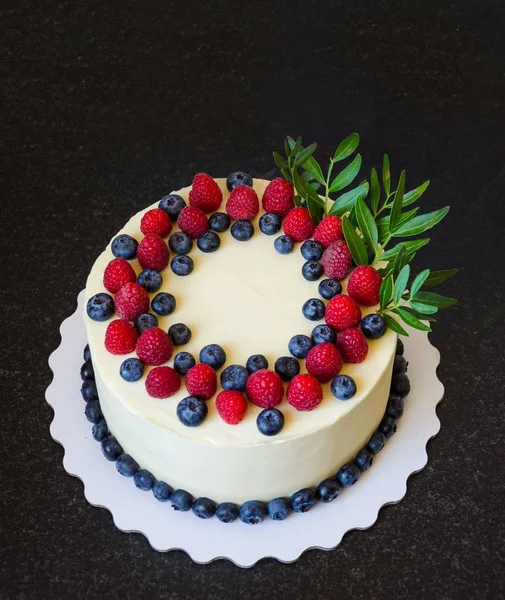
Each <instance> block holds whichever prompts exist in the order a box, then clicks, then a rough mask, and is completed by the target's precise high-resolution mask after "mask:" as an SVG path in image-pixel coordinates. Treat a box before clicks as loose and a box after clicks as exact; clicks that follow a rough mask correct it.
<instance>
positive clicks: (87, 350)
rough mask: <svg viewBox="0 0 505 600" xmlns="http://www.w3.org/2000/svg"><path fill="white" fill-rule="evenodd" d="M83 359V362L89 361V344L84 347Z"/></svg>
mask: <svg viewBox="0 0 505 600" xmlns="http://www.w3.org/2000/svg"><path fill="white" fill-rule="evenodd" d="M83 358H84V360H91V351H90V349H89V344H86V345H85V346H84V352H83Z"/></svg>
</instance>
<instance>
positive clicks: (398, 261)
mask: <svg viewBox="0 0 505 600" xmlns="http://www.w3.org/2000/svg"><path fill="white" fill-rule="evenodd" d="M406 254H407V253H406V251H405V247H403V248H400V251H399V252H398V254H397V255H396V258H395V261H394V263H393V266H392V269H391V272H392V273H393V277H395V278H396V277H398V274H399V273H400V271H401V270H402V268H403V267H404V264H403V261H404V260H405V256H406Z"/></svg>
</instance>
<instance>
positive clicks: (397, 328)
mask: <svg viewBox="0 0 505 600" xmlns="http://www.w3.org/2000/svg"><path fill="white" fill-rule="evenodd" d="M382 316H383V317H384V319H386V323H387V326H388V327H389V329H391V331H394V332H395V333H398V334H400V335H404V336H405V337H409V334H408V333H407V332H406V331H405V329H403V327H402V326H401V325H400V323H398V321H397V320H396V319H395V318H394V317H392V316H391V315H382Z"/></svg>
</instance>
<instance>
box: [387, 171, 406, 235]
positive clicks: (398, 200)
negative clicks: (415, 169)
mask: <svg viewBox="0 0 505 600" xmlns="http://www.w3.org/2000/svg"><path fill="white" fill-rule="evenodd" d="M404 191H405V171H402V172H401V175H400V180H399V181H398V188H397V189H396V192H395V197H394V199H393V206H392V207H391V214H390V215H389V231H390V232H393V231H394V230H395V229H396V228H397V225H398V221H399V220H400V215H401V212H402V204H403V192H404Z"/></svg>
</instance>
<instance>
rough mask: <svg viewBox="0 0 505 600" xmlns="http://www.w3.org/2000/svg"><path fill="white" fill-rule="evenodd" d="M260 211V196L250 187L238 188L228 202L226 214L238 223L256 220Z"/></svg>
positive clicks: (241, 186)
mask: <svg viewBox="0 0 505 600" xmlns="http://www.w3.org/2000/svg"><path fill="white" fill-rule="evenodd" d="M259 209H260V203H259V200H258V194H257V193H256V192H255V191H254V190H253V189H252V187H249V186H248V185H239V186H237V187H236V188H235V189H234V190H233V191H232V193H231V194H230V197H229V198H228V200H227V202H226V212H227V213H228V214H229V215H230V217H231V218H232V219H235V220H236V221H238V220H240V219H246V220H248V221H250V220H251V219H254V217H255V216H256V215H257V214H258V211H259Z"/></svg>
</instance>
